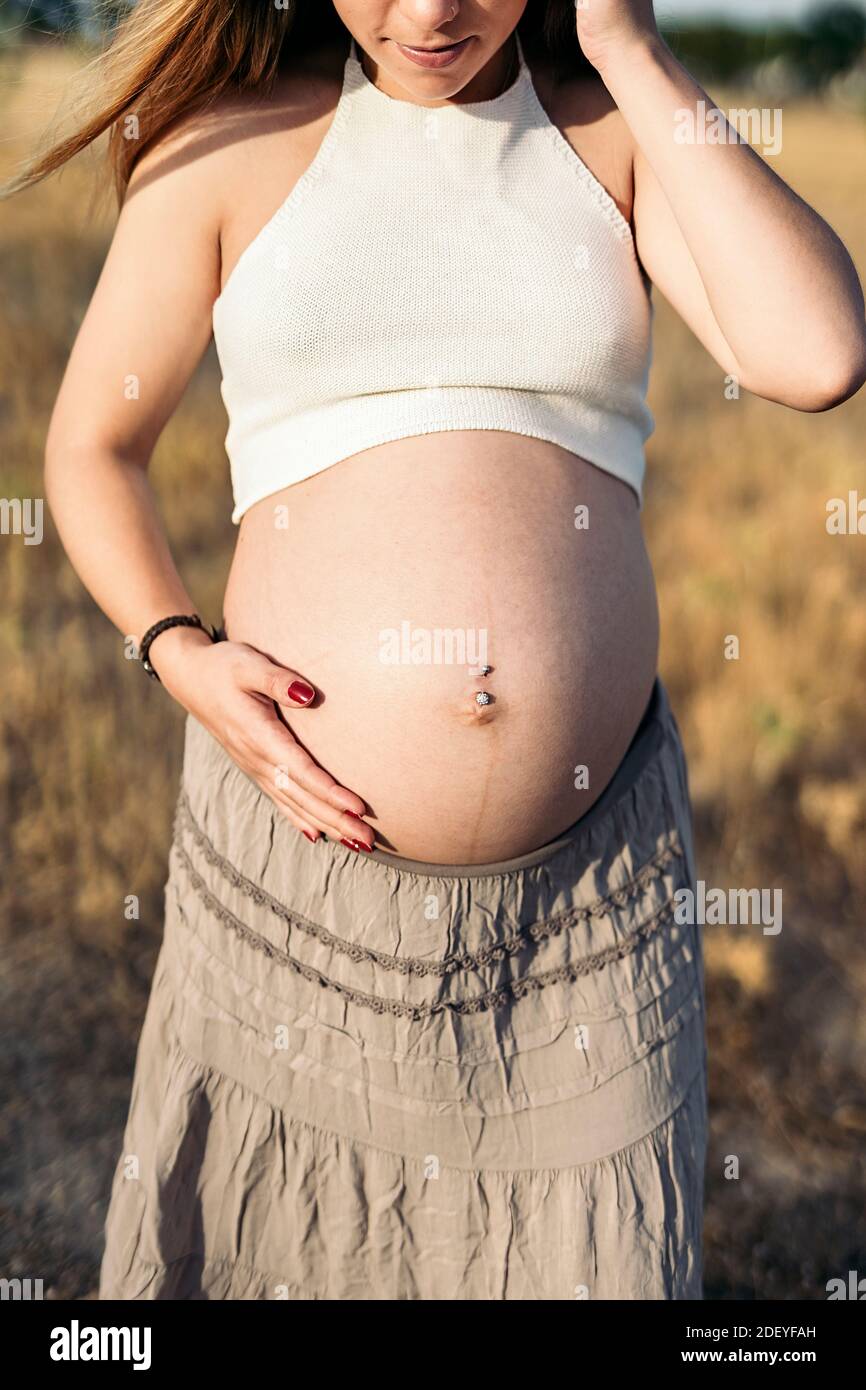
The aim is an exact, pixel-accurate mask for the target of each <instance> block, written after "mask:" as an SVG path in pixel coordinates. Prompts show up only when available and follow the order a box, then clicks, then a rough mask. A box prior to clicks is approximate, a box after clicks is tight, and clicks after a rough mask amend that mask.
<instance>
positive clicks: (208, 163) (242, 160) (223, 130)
mask: <svg viewBox="0 0 866 1390" xmlns="http://www.w3.org/2000/svg"><path fill="white" fill-rule="evenodd" d="M343 61H344V59H342V60H341V59H340V55H339V54H337V53H336V52H334V50H333V49H323V50H320V51H316V52H313V53H310V54H304V55H303V57H302V59H298V60H295V61H293V62H291V63H289V64H286V65H285V66H284V67H283V68H282V69H281V70H280V72H279V73H278V75H277V76H276V78H275V79H274V81H273V82H272V83H271V84H269V85H268V86H267V87H263V88H262V89H261V90H258V89H253V90H244V91H238V90H231V91H227V92H223V93H221V94H219V95H217V96H214V97H211V98H209V99H207V100H205V101H203V102H200V103H199V104H197V105H196V106H195V107H194V108H193V109H190V110H189V111H186V112H184V113H183V114H182V115H180V116H178V117H177V118H176V119H175V120H173V121H172V122H171V123H170V124H169V125H167V126H165V127H164V128H163V129H162V130H161V131H160V132H159V135H158V136H157V137H156V138H155V139H153V140H152V141H150V142H149V143H148V144H147V145H146V146H145V148H144V149H143V151H142V153H141V155H140V156H139V158H138V159H137V161H136V163H135V167H134V169H133V174H132V177H131V179H130V193H133V192H135V191H136V190H137V189H139V188H141V187H143V186H145V185H147V184H148V183H152V182H153V181H155V180H156V179H163V180H167V179H170V181H171V183H172V184H173V185H175V186H176V188H177V196H179V197H183V198H185V199H187V200H189V203H188V205H189V208H190V212H192V211H193V207H192V204H193V203H194V204H195V207H196V208H197V210H198V215H200V216H202V217H208V216H213V217H215V218H216V220H217V223H218V224H220V223H221V222H222V221H223V218H224V215H225V214H226V213H227V212H228V210H230V209H231V208H232V207H233V206H234V205H235V204H236V202H237V198H238V196H239V195H240V196H244V194H245V191H246V185H247V184H248V183H249V181H250V177H251V175H252V174H255V175H256V177H257V178H258V179H259V180H260V181H261V180H265V181H267V177H268V165H269V162H275V161H276V160H277V159H278V158H279V157H285V154H286V149H287V147H288V148H291V146H292V145H293V143H297V144H299V146H301V147H302V146H303V144H304V138H305V136H304V132H305V131H308V130H309V128H310V127H311V126H314V125H315V124H316V122H317V121H319V120H321V119H323V118H326V117H327V115H328V112H329V111H333V108H334V107H335V106H336V103H337V100H338V99H339V93H340V86H341V79H342V63H343Z"/></svg>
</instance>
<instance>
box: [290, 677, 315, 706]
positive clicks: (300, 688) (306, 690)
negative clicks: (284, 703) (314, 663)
mask: <svg viewBox="0 0 866 1390" xmlns="http://www.w3.org/2000/svg"><path fill="white" fill-rule="evenodd" d="M315 693H316V692H315V690H314V689H313V687H312V686H311V685H307V682H306V681H292V683H291V685H290V686H289V699H290V700H297V701H298V702H299V703H300V704H306V703H307V701H308V700H312V698H313V696H314V695H315Z"/></svg>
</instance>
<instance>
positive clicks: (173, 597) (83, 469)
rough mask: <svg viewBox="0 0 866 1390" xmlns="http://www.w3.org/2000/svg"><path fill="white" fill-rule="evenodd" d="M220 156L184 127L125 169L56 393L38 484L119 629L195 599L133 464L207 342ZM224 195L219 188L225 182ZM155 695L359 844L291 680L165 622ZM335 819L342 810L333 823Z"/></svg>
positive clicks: (290, 809)
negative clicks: (305, 744) (309, 735)
mask: <svg viewBox="0 0 866 1390" xmlns="http://www.w3.org/2000/svg"><path fill="white" fill-rule="evenodd" d="M220 161H221V156H220V151H219V148H218V147H217V145H215V142H214V141H213V139H212V136H211V138H210V139H208V138H207V137H206V136H205V134H204V131H203V130H202V129H199V128H198V127H197V125H196V122H195V121H194V120H187V121H186V122H183V123H181V124H180V125H179V126H178V128H177V129H175V131H174V132H172V133H170V134H168V135H166V136H165V137H164V138H163V139H162V140H161V141H160V142H159V144H158V146H155V147H154V149H153V150H151V151H150V152H148V153H146V154H145V155H144V156H143V157H142V159H141V160H140V161H139V163H138V165H137V166H136V170H135V173H134V175H133V177H132V180H131V182H130V186H129V190H128V193H127V196H126V199H125V201H124V205H123V208H122V210H121V213H120V217H119V219H118V223H117V228H116V230H115V234H114V237H113V240H112V244H111V247H110V250H109V253H108V256H107V258H106V261H105V265H104V267H103V270H102V273H101V275H100V278H99V282H98V284H97V287H96V290H95V291H94V294H93V297H92V299H91V302H90V305H89V307H88V310H87V313H86V315H85V318H84V321H83V323H82V325H81V328H80V330H79V333H78V336H77V338H76V341H75V344H74V347H73V350H72V353H71V355H70V358H69V362H68V365H67V368H66V372H65V375H64V378H63V383H62V385H61V388H60V392H59V395H58V397H57V401H56V403H55V407H54V411H53V414H52V418H51V423H50V427H49V431H48V439H47V442H46V450H45V489H46V496H47V499H48V502H49V505H50V507H51V512H52V515H53V517H54V520H55V522H56V525H57V528H58V531H59V532H60V537H61V540H62V542H63V545H64V547H65V549H66V552H67V554H68V556H69V558H70V560H71V562H72V565H73V567H74V568H75V570H76V571H77V573H78V575H79V576H80V578H81V580H82V582H83V583H84V585H85V587H86V588H87V589H88V590H89V592H90V593H91V594H92V595H93V597H94V599H95V600H96V602H97V603H98V604H99V606H100V607H101V608H102V609H103V611H104V612H105V613H106V614H107V615H108V617H109V618H110V619H111V620H112V622H114V624H115V625H116V626H117V627H118V628H119V629H120V631H121V633H123V634H133V635H135V636H136V638H138V639H140V638H141V636H142V635H143V633H144V632H145V631H146V629H147V628H148V627H149V626H150V625H151V624H152V623H154V622H156V621H157V620H158V619H160V618H163V617H166V616H168V615H169V614H174V613H192V612H194V611H195V604H194V603H193V601H192V599H191V598H190V596H189V594H188V593H187V591H186V588H185V586H184V583H183V581H182V579H181V577H180V575H179V574H178V571H177V568H176V566H175V564H174V561H173V559H172V556H171V552H170V550H169V546H168V541H167V539H166V535H165V531H164V529H163V526H162V522H161V519H160V515H159V511H158V508H157V505H156V501H155V498H154V494H153V491H152V489H151V486H150V483H149V480H148V476H147V469H148V464H149V461H150V456H151V453H152V450H153V447H154V445H155V443H156V441H157V439H158V438H159V435H160V433H161V431H162V429H163V427H164V425H165V423H166V421H167V420H168V419H169V417H170V416H171V414H172V412H173V411H174V409H175V407H176V406H177V404H178V402H179V401H180V399H181V397H182V395H183V393H184V390H185V388H186V385H187V383H188V382H189V379H190V377H191V375H192V373H193V371H194V370H195V367H196V366H197V364H198V362H199V361H200V359H201V357H202V355H203V353H204V351H205V349H206V347H207V345H208V343H209V341H210V337H211V313H212V308H213V302H214V299H215V298H216V296H217V294H218V293H219V284H220V243H219V231H220V226H221V223H222V212H221V196H222V194H221V190H222V189H223V188H224V187H226V184H227V180H226V178H225V171H224V169H223V168H222V166H221V162H220ZM229 186H230V185H229ZM151 657H152V661H153V665H154V667H155V668H156V670H157V671H158V673H159V675H160V678H161V680H162V682H163V684H164V685H165V687H166V688H167V689H168V691H169V692H170V693H171V694H172V695H173V696H174V697H175V698H176V699H177V700H178V701H179V702H180V703H181V704H182V705H183V706H184V708H186V709H187V710H189V711H191V712H192V713H193V714H194V715H195V716H196V718H197V719H199V721H200V722H201V723H202V724H204V726H205V727H206V728H207V729H208V730H209V731H210V732H211V733H212V734H213V735H214V736H215V737H216V738H218V739H219V741H220V742H221V743H222V744H223V746H224V747H225V748H226V750H227V751H228V753H229V754H230V756H231V757H232V758H233V759H234V760H235V761H236V762H237V763H238V764H239V766H241V767H242V768H243V770H244V771H245V772H247V773H248V775H249V776H250V777H252V778H253V779H254V780H255V781H256V782H258V784H259V785H260V786H261V787H262V789H263V790H264V791H265V792H267V794H268V795H269V796H270V797H271V799H272V800H273V801H274V802H275V803H276V804H277V805H278V806H279V808H280V810H281V811H282V812H283V813H284V814H285V815H286V816H287V817H288V819H289V820H290V821H291V822H292V824H294V825H295V826H296V827H297V828H298V829H300V830H304V831H306V832H308V833H310V834H311V836H312V837H313V838H317V837H318V834H319V832H324V833H326V834H329V835H332V836H334V837H335V838H339V839H346V840H355V841H356V842H359V843H361V842H363V845H364V847H367V845H368V843H372V838H373V833H372V830H371V828H370V827H369V826H367V825H366V824H362V823H361V822H360V821H359V820H358V819H354V818H353V816H360V815H363V813H364V810H365V807H364V803H363V801H362V800H361V798H360V797H359V796H356V795H355V794H354V793H353V792H351V791H348V790H347V789H346V788H343V787H340V786H338V785H337V783H336V782H335V781H334V779H333V778H332V777H330V776H329V775H328V774H327V773H326V772H325V771H324V770H323V769H322V768H320V767H318V766H317V765H316V764H315V763H314V761H313V760H312V759H311V758H310V757H309V755H308V754H307V753H306V752H305V751H304V750H303V749H302V748H301V747H300V746H299V744H298V743H297V741H296V740H295V739H294V738H293V737H292V734H291V732H290V731H289V729H288V728H287V727H286V725H285V723H284V722H283V721H282V720H281V719H280V718H279V717H278V714H277V710H276V707H275V702H276V705H280V706H282V707H283V709H284V710H286V711H289V710H292V711H297V710H298V708H303V706H304V705H308V704H309V703H310V701H311V699H312V698H313V695H314V691H313V690H312V688H311V689H310V694H309V695H308V696H306V698H304V699H299V700H295V699H294V698H292V697H290V696H289V695H288V689H289V686H290V685H291V684H292V683H293V681H294V679H295V677H296V673H295V672H292V671H289V670H288V669H287V668H285V667H282V666H279V665H276V664H275V663H273V662H271V661H270V660H269V659H268V658H267V657H265V656H264V655H263V654H262V653H260V652H257V651H255V650H254V649H253V648H251V647H248V646H246V645H245V644H242V643H235V642H220V643H218V644H215V645H214V644H211V642H210V640H209V638H208V637H207V635H206V634H205V633H202V632H201V631H197V630H195V629H190V628H173V629H171V630H169V631H168V632H164V633H161V634H160V636H159V637H157V638H156V639H155V641H154V643H153V646H152V648H151ZM346 813H350V814H348V815H347V814H346Z"/></svg>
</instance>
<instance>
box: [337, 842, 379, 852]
mask: <svg viewBox="0 0 866 1390" xmlns="http://www.w3.org/2000/svg"><path fill="white" fill-rule="evenodd" d="M340 844H341V845H345V846H346V849H354V850H356V851H357V850H359V849H362V850H363V851H364V853H365V854H370V853H371V852H372V851H371V849H370V846H369V845H365V844H364V842H363V840H341V841H340Z"/></svg>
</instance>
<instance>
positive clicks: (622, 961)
mask: <svg viewBox="0 0 866 1390" xmlns="http://www.w3.org/2000/svg"><path fill="white" fill-rule="evenodd" d="M693 886H694V862H693V847H692V824H691V810H690V804H689V794H688V783H687V773H686V765H685V760H684V756H683V750H682V746H681V743H680V736H679V732H678V729H677V725H676V722H675V720H674V717H673V715H672V713H671V710H670V707H669V704H668V699H667V695H666V692H665V690H664V687H663V685H662V684H661V682H660V681H657V682H656V685H655V688H654V691H653V696H652V699H651V702H650V705H649V708H648V710H647V713H646V716H645V718H644V720H643V722H642V724H641V727H640V729H639V730H638V733H637V734H636V736H635V739H634V741H633V743H632V745H631V748H630V749H629V752H628V753H627V755H626V757H625V759H624V760H623V762H622V764H621V766H620V768H619V770H618V772H617V774H616V776H615V778H614V780H613V782H612V783H611V784H610V786H609V787H608V788H607V790H606V791H605V793H604V794H603V796H602V798H601V799H600V800H599V801H598V802H597V803H596V804H595V805H594V806H593V807H592V809H591V810H590V812H589V813H588V814H587V815H586V816H584V817H583V818H582V820H580V821H578V822H577V824H576V825H575V826H574V827H572V829H571V830H570V831H568V832H567V833H566V834H565V835H564V836H562V837H561V838H560V839H558V840H556V841H555V842H553V843H551V844H548V845H545V846H544V847H543V848H541V849H538V850H536V851H534V852H533V853H531V854H527V855H524V856H522V857H521V858H519V859H515V860H512V861H510V862H508V863H503V864H495V865H482V866H477V865H476V866H468V867H467V866H460V865H456V866H443V865H433V864H422V863H418V862H416V861H408V860H403V859H399V858H396V857H394V856H391V855H388V854H385V853H383V852H380V851H376V852H374V854H372V855H361V854H356V853H355V852H354V851H352V850H350V849H346V848H344V847H343V846H342V845H340V844H337V843H333V842H331V841H328V840H320V841H319V842H318V843H316V844H311V843H310V842H309V841H308V840H306V839H305V838H304V837H303V836H302V835H300V834H299V833H298V832H297V831H296V830H295V829H294V828H293V827H292V826H291V825H290V824H289V823H288V822H287V821H286V820H285V819H283V817H282V816H281V815H280V813H279V812H278V811H277V810H276V809H275V807H274V806H273V804H272V803H271V802H270V800H269V799H268V797H267V796H265V794H264V793H263V792H261V791H260V790H259V789H258V788H257V787H256V786H255V785H254V783H252V782H251V781H250V780H249V779H248V778H247V777H246V776H245V775H244V773H242V772H241V771H240V769H239V768H238V767H237V766H236V765H235V764H234V763H233V762H232V761H231V759H230V758H229V757H228V756H227V754H226V753H225V752H224V751H223V749H222V748H221V747H220V745H219V744H218V743H217V742H216V741H215V740H214V739H213V738H212V737H211V736H210V735H209V734H208V733H207V732H206V731H205V729H204V728H203V727H202V726H201V725H200V724H198V723H197V722H196V720H194V719H193V718H192V717H189V719H188V721H187V728H186V747H185V755H184V768H183V776H182V783H181V789H180V795H179V800H178V807H177V820H176V829H175V836H174V841H173V845H172V850H171V857H170V868H169V876H168V882H167V885H166V915H165V936H164V941H163V945H162V948H161V951H160V955H159V959H158V963H157V968H156V973H155V977H154V981H153V989H152V994H151V997H150V1002H149V1005H148V1010H147V1015H146V1018H145V1022H144V1027H143V1031H142V1034H141V1040H140V1044H139V1050H138V1057H137V1062H136V1069H135V1077H134V1083H133V1089H132V1100H131V1106H130V1112H129V1118H128V1122H127V1128H126V1133H125V1136H124V1142H123V1153H122V1155H121V1158H120V1161H119V1163H118V1168H117V1172H116V1175H115V1178H114V1183H113V1187H112V1192H111V1202H110V1206H109V1211H108V1216H107V1220H106V1227H105V1236H106V1244H105V1254H104V1258H103V1263H102V1273H101V1282H100V1297H101V1298H104V1299H112V1298H118V1299H280V1298H282V1299H335V1300H336V1299H387V1300H402V1299H453V1300H463V1299H473V1300H475V1299H494V1300H498V1299H575V1298H578V1299H579V1298H590V1299H697V1298H701V1296H702V1290H701V1228H702V1206H703V1181H704V1161H705V1152H706V1136H707V1113H706V1046H705V1031H704V979H703V960H702V953H701V939H700V927H697V926H694V925H690V924H680V923H679V922H678V921H677V917H679V916H680V915H681V914H680V913H679V912H675V908H676V904H675V903H674V894H675V892H676V890H677V889H678V888H681V887H693Z"/></svg>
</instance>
